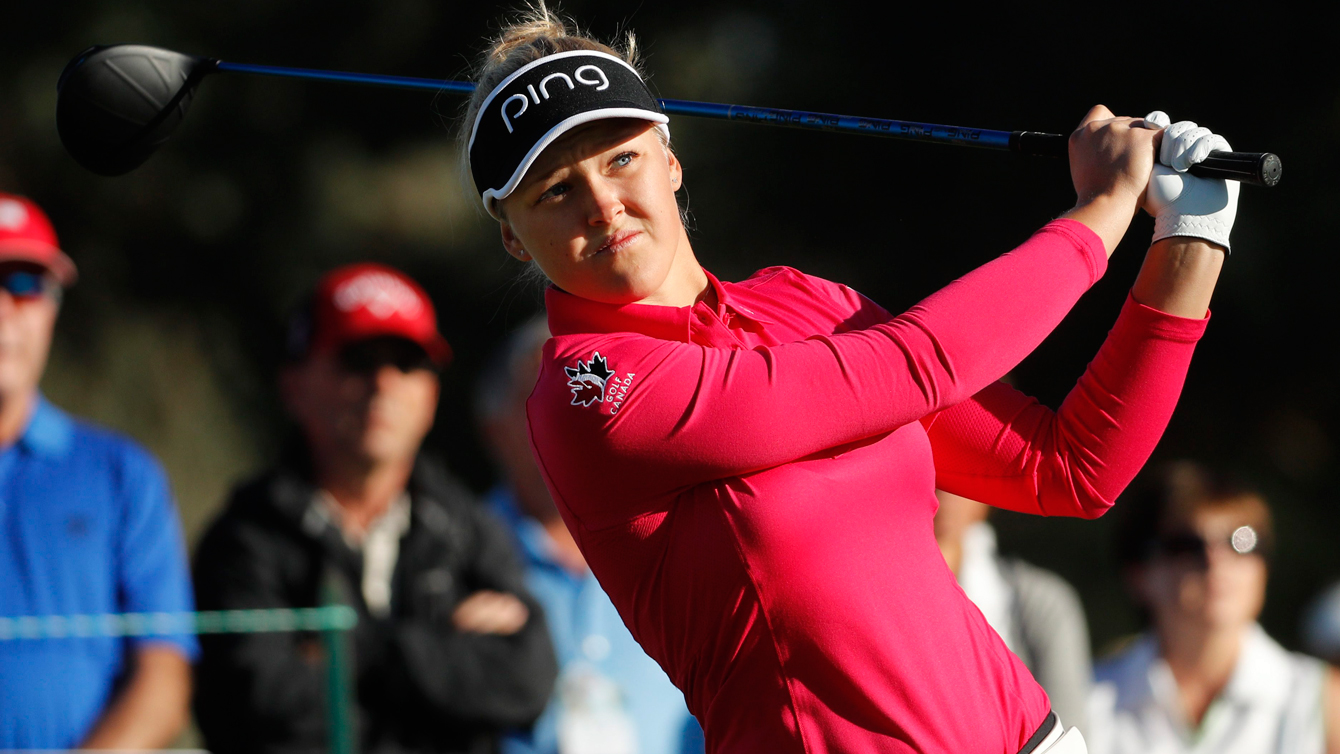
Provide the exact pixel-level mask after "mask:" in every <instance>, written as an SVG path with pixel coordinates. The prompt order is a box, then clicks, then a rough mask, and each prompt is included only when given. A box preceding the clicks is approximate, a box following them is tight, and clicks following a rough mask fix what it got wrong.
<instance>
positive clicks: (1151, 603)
mask: <svg viewBox="0 0 1340 754" xmlns="http://www.w3.org/2000/svg"><path fill="white" fill-rule="evenodd" d="M1120 505H1121V506H1123V507H1124V508H1125V511H1124V513H1125V516H1124V519H1123V522H1122V526H1121V534H1120V540H1119V542H1118V554H1119V556H1120V557H1121V560H1122V565H1123V573H1124V576H1125V577H1126V580H1127V584H1128V586H1129V587H1130V589H1131V592H1132V594H1133V595H1134V596H1135V599H1136V600H1137V602H1138V603H1139V604H1140V606H1141V607H1142V608H1143V609H1144V610H1146V611H1147V612H1148V615H1149V617H1150V618H1151V620H1152V624H1153V625H1152V627H1151V629H1150V630H1149V631H1148V632H1147V633H1145V634H1143V635H1142V636H1140V637H1139V638H1138V639H1137V640H1136V641H1135V642H1134V644H1132V645H1131V646H1130V647H1129V648H1127V649H1126V650H1125V651H1123V652H1121V653H1120V654H1118V655H1117V656H1115V657H1113V658H1112V659H1110V660H1108V661H1106V662H1102V663H1100V664H1099V665H1098V666H1097V668H1096V669H1095V676H1096V685H1095V688H1094V694H1093V699H1092V702H1093V704H1092V706H1091V708H1090V715H1089V721H1090V729H1091V731H1092V734H1091V735H1090V736H1089V739H1090V751H1092V752H1094V754H1108V753H1111V754H1135V752H1140V753H1141V754H1145V753H1147V752H1168V753H1169V754H1173V753H1176V752H1197V753H1203V754H1212V753H1213V754H1236V753H1237V752H1243V753H1244V754H1245V753H1246V752H1252V753H1253V754H1267V753H1269V752H1278V753H1279V754H1321V752H1323V751H1329V752H1332V754H1335V752H1340V674H1337V671H1336V670H1335V668H1332V667H1329V666H1327V665H1326V664H1324V663H1323V662H1321V661H1320V660H1316V659H1313V658H1311V657H1307V656H1304V655H1301V654H1294V653H1291V652H1287V651H1285V650H1284V649H1283V648H1282V647H1280V645H1279V644H1276V643H1275V642H1274V641H1273V640H1272V639H1271V638H1270V637H1269V636H1267V635H1266V633H1265V631H1263V630H1262V629H1261V627H1260V626H1259V625H1257V623H1256V618H1257V616H1258V615H1259V614H1260V612H1261V607H1262V605H1263V603H1264V602H1265V594H1266V569H1267V564H1268V563H1267V560H1268V557H1269V554H1270V551H1271V545H1272V543H1273V537H1272V534H1273V531H1272V527H1271V517H1270V510H1269V509H1268V508H1267V506H1266V503H1265V500H1264V499H1263V498H1262V497H1261V495H1260V494H1259V493H1257V492H1256V491H1254V490H1252V489H1250V488H1248V487H1245V486H1242V485H1240V484H1238V483H1235V482H1233V481H1230V480H1228V479H1226V478H1225V477H1223V476H1221V475H1220V474H1217V473H1215V472H1213V471H1210V470H1208V469H1206V468H1204V467H1202V466H1199V465H1197V464H1195V463H1192V462H1188V461H1182V462H1178V463H1173V464H1169V465H1167V466H1165V467H1162V468H1159V469H1156V470H1154V471H1153V472H1152V473H1149V474H1148V475H1147V476H1146V477H1145V478H1144V479H1143V480H1138V482H1137V485H1136V486H1134V487H1133V488H1132V489H1131V491H1130V492H1128V493H1127V494H1126V495H1125V496H1124V498H1123V500H1122V502H1121V503H1120Z"/></svg>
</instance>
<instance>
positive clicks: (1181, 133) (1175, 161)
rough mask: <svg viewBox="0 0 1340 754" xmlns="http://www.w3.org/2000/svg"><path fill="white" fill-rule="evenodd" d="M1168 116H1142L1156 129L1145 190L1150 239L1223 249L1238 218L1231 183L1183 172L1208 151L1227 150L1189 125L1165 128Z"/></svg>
mask: <svg viewBox="0 0 1340 754" xmlns="http://www.w3.org/2000/svg"><path fill="white" fill-rule="evenodd" d="M1169 120H1170V119H1169V118H1168V114H1167V113H1165V112H1163V111H1162V110H1155V111H1154V112H1152V113H1150V114H1149V115H1146V116H1145V128H1155V129H1157V128H1162V129H1163V144H1162V146H1161V147H1160V149H1159V162H1158V163H1156V164H1155V165H1154V174H1153V175H1152V176H1150V178H1149V188H1148V189H1146V190H1145V209H1146V210H1147V211H1148V212H1149V214H1151V215H1153V216H1154V240H1155V241H1158V240H1161V239H1164V238H1168V237H1169V236H1191V237H1193V238H1203V239H1205V240H1206V241H1209V242H1210V243H1216V244H1219V245H1220V246H1222V247H1224V248H1225V249H1228V247H1229V246H1228V233H1229V231H1231V230H1232V229H1233V218H1234V217H1236V216H1237V214H1238V189H1239V188H1241V185H1240V184H1239V183H1238V182H1237V181H1225V180H1221V179H1217V178H1198V177H1196V176H1194V175H1191V174H1189V173H1187V172H1186V170H1187V168H1189V167H1191V166H1192V165H1195V164H1196V163H1198V162H1200V161H1201V160H1204V159H1205V158H1206V156H1208V155H1209V154H1210V152H1213V151H1216V150H1223V151H1225V152H1230V151H1232V148H1230V147H1229V146H1228V141H1226V140H1225V139H1224V137H1222V136H1220V135H1218V134H1215V133H1212V132H1211V131H1210V129H1208V128H1200V127H1198V126H1197V125H1196V124H1195V123H1192V122H1191V121H1189V120H1183V121H1178V122H1176V123H1173V124H1172V125H1169Z"/></svg>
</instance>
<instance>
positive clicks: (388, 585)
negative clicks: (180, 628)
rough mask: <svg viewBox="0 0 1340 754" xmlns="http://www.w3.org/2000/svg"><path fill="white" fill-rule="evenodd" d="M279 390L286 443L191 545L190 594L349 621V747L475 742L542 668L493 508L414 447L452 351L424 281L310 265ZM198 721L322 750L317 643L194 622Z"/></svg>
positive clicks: (486, 742) (281, 753)
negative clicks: (329, 610)
mask: <svg viewBox="0 0 1340 754" xmlns="http://www.w3.org/2000/svg"><path fill="white" fill-rule="evenodd" d="M289 345H290V348H289V355H290V360H289V363H288V364H286V366H285V367H284V369H283V371H282V373H281V378H280V387H281V391H282V393H283V398H284V402H285V404H286V406H287V408H288V410H289V412H290V413H291V415H292V416H293V418H294V420H295V422H296V423H297V425H298V428H299V430H300V434H301V439H302V442H301V443H299V446H300V447H297V448H295V449H293V450H292V451H291V452H290V453H289V454H287V455H286V456H285V458H284V459H283V460H282V461H281V463H280V464H279V465H278V466H277V467H276V468H274V469H272V470H270V471H269V472H267V473H265V474H264V475H262V476H261V477H259V478H258V479H256V480H253V481H251V482H249V483H246V484H243V485H242V486H240V487H239V488H238V489H237V490H236V491H235V492H234V494H233V496H232V499H231V500H230V501H229V503H228V505H227V507H226V509H225V511H224V513H223V514H222V516H221V517H220V518H219V519H218V521H216V522H215V523H214V524H213V525H212V526H211V527H210V530H209V531H208V533H206V535H205V537H204V539H203V541H202V542H201V544H200V547H199V548H198V550H197V553H196V562H195V582H196V592H197V602H198V603H199V606H200V609H202V610H235V609H251V608H276V607H310V606H314V605H318V604H321V603H322V602H323V601H325V600H327V599H329V594H330V593H331V591H332V590H334V591H336V592H340V593H342V594H343V600H344V601H346V602H347V603H348V604H350V605H351V606H353V607H354V608H355V609H356V610H357V611H358V614H359V623H358V626H357V628H355V629H354V631H353V636H352V640H351V644H352V646H353V649H354V657H355V661H354V672H353V676H354V678H353V680H354V686H355V696H356V703H355V705H354V710H355V717H356V721H355V723H356V724H355V729H356V730H357V732H358V742H357V743H358V750H360V751H362V752H363V753H364V754H383V753H384V754H396V753H399V752H470V753H471V754H473V753H474V752H487V751H492V750H494V749H495V747H496V741H497V737H496V734H497V732H498V731H499V730H500V729H502V728H505V727H514V726H526V725H529V724H530V723H531V722H533V721H534V719H535V718H536V717H537V716H538V715H539V714H540V712H541V711H542V710H543V709H544V705H545V702H546V701H547V699H548V697H549V694H550V692H551V690H552V688H553V684H554V680H555V676H556V673H557V670H556V663H555V660H554V654H553V648H552V644H551V643H550V640H549V636H548V634H547V632H546V630H545V626H544V621H543V619H542V617H541V615H540V609H539V607H538V606H537V604H536V603H535V601H534V600H533V599H532V598H531V597H530V596H529V595H528V594H527V593H526V592H525V589H524V586H523V578H524V576H523V573H522V570H521V568H520V566H519V564H518V562H517V558H516V556H515V554H514V552H513V548H512V544H511V540H510V539H509V535H508V533H507V531H506V530H505V529H504V528H502V526H501V524H499V523H498V522H496V521H495V520H493V519H492V518H490V517H489V516H488V515H487V514H486V513H485V512H484V511H482V510H481V509H480V507H479V505H478V504H477V503H476V502H475V500H474V499H472V497H471V496H470V495H469V494H468V493H467V492H466V491H465V490H463V489H462V488H461V487H460V486H459V485H457V484H456V483H455V482H454V481H452V480H451V479H450V478H449V477H448V475H447V474H446V472H445V470H444V469H442V468H441V467H440V466H438V465H436V464H433V463H430V462H428V461H426V460H424V459H423V458H421V457H419V446H420V444H421V443H422V441H423V438H424V435H426V434H427V432H428V429H429V428H430V426H431V425H432V421H433V416H434V413H435V410H436V406H437V398H438V390H439V387H438V376H437V370H438V369H440V368H441V367H442V366H443V365H444V364H445V362H446V360H447V359H448V358H449V353H450V352H449V349H448V348H447V345H446V342H445V341H444V340H442V338H441V336H440V335H439V334H438V332H437V325H436V318H435V315H434V313H433V308H432V304H431V302H430V301H429V300H428V298H427V296H426V295H425V294H424V293H423V291H422V289H420V288H419V286H418V285H417V284H415V283H414V282H413V281H412V280H410V279H409V278H408V277H405V276H404V275H402V274H401V273H399V272H397V271H395V270H392V269H390V268H388V267H384V266H380V265H368V264H364V265H352V266H349V267H345V268H341V269H339V270H335V271H333V272H331V273H330V274H328V275H327V276H326V277H324V278H323V279H322V281H321V282H320V284H319V285H318V287H317V290H316V292H315V294H314V295H313V296H312V299H311V301H310V302H309V304H308V305H307V306H305V307H304V308H303V309H302V310H301V311H300V314H299V315H298V316H296V317H295V319H294V322H293V324H292V327H291V329H290V344H289ZM202 648H203V659H202V661H201V663H200V665H199V668H198V671H197V687H198V693H197V695H196V699H195V709H196V717H197V720H198V722H199V725H200V728H201V730H202V732H203V733H204V735H205V739H206V743H207V744H208V746H209V748H210V749H211V750H212V751H214V752H215V753H216V754H230V753H231V752H246V753H247V754H251V753H253V752H261V753H266V752H273V753H275V754H298V753H300V752H301V753H304V754H305V753H307V752H313V753H315V752H324V751H327V750H328V749H329V747H330V745H329V742H328V736H327V727H328V726H327V713H326V709H327V686H326V684H327V679H326V669H325V668H326V663H325V657H324V651H323V649H322V645H321V643H320V640H319V638H318V637H317V636H315V635H313V634H306V633H267V634H243V635H229V636H213V637H205V638H204V639H203V640H202Z"/></svg>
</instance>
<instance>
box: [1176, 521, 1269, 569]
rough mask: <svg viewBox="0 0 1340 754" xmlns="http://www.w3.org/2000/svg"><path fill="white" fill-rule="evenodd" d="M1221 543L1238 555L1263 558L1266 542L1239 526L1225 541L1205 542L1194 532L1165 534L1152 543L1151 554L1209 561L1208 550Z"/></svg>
mask: <svg viewBox="0 0 1340 754" xmlns="http://www.w3.org/2000/svg"><path fill="white" fill-rule="evenodd" d="M1220 542H1223V543H1224V544H1226V545H1227V546H1228V549H1229V550H1230V551H1232V552H1234V553H1237V554H1238V555H1260V556H1262V557H1265V555H1266V551H1267V549H1268V548H1267V547H1266V542H1265V541H1264V540H1263V539H1262V538H1261V536H1260V535H1258V534H1257V533H1256V530H1255V529H1253V528H1252V527H1250V526H1239V527H1238V528H1236V529H1234V530H1233V533H1231V534H1229V535H1228V537H1227V538H1226V540H1213V541H1212V540H1207V539H1205V537H1202V536H1201V535H1200V533H1198V532H1194V531H1178V532H1172V533H1170V534H1165V535H1163V536H1161V537H1159V538H1158V539H1156V540H1154V542H1153V543H1152V545H1153V546H1152V548H1151V549H1152V553H1151V554H1154V555H1161V556H1163V557H1165V558H1187V557H1190V558H1196V559H1197V560H1199V561H1202V562H1205V561H1208V560H1209V556H1210V548H1211V547H1213V546H1214V545H1216V544H1219V543H1220Z"/></svg>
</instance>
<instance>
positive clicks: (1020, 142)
mask: <svg viewBox="0 0 1340 754" xmlns="http://www.w3.org/2000/svg"><path fill="white" fill-rule="evenodd" d="M1068 143H1069V139H1068V138H1067V137H1065V136H1062V135H1061V134H1047V133H1040V132H1038V131H1015V132H1014V133H1012V134H1010V149H1011V150H1012V151H1015V152H1019V153H1020V154H1027V155H1034V156H1038V157H1062V158H1064V157H1067V156H1069V153H1070V152H1069V147H1068ZM1187 172H1189V173H1191V174H1192V175H1198V176H1200V177H1202V178H1223V179H1226V180H1230V181H1242V182H1243V183H1250V184H1252V185H1253V186H1274V185H1275V184H1277V183H1279V182H1280V175H1281V174H1282V173H1283V172H1284V166H1283V165H1282V164H1281V163H1280V158H1279V156H1278V155H1276V154H1274V153H1272V152H1211V153H1210V155H1209V156H1208V157H1206V158H1205V159H1204V160H1203V161H1201V162H1199V163H1197V164H1195V165H1192V166H1191V169H1190V170H1189V171H1187Z"/></svg>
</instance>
